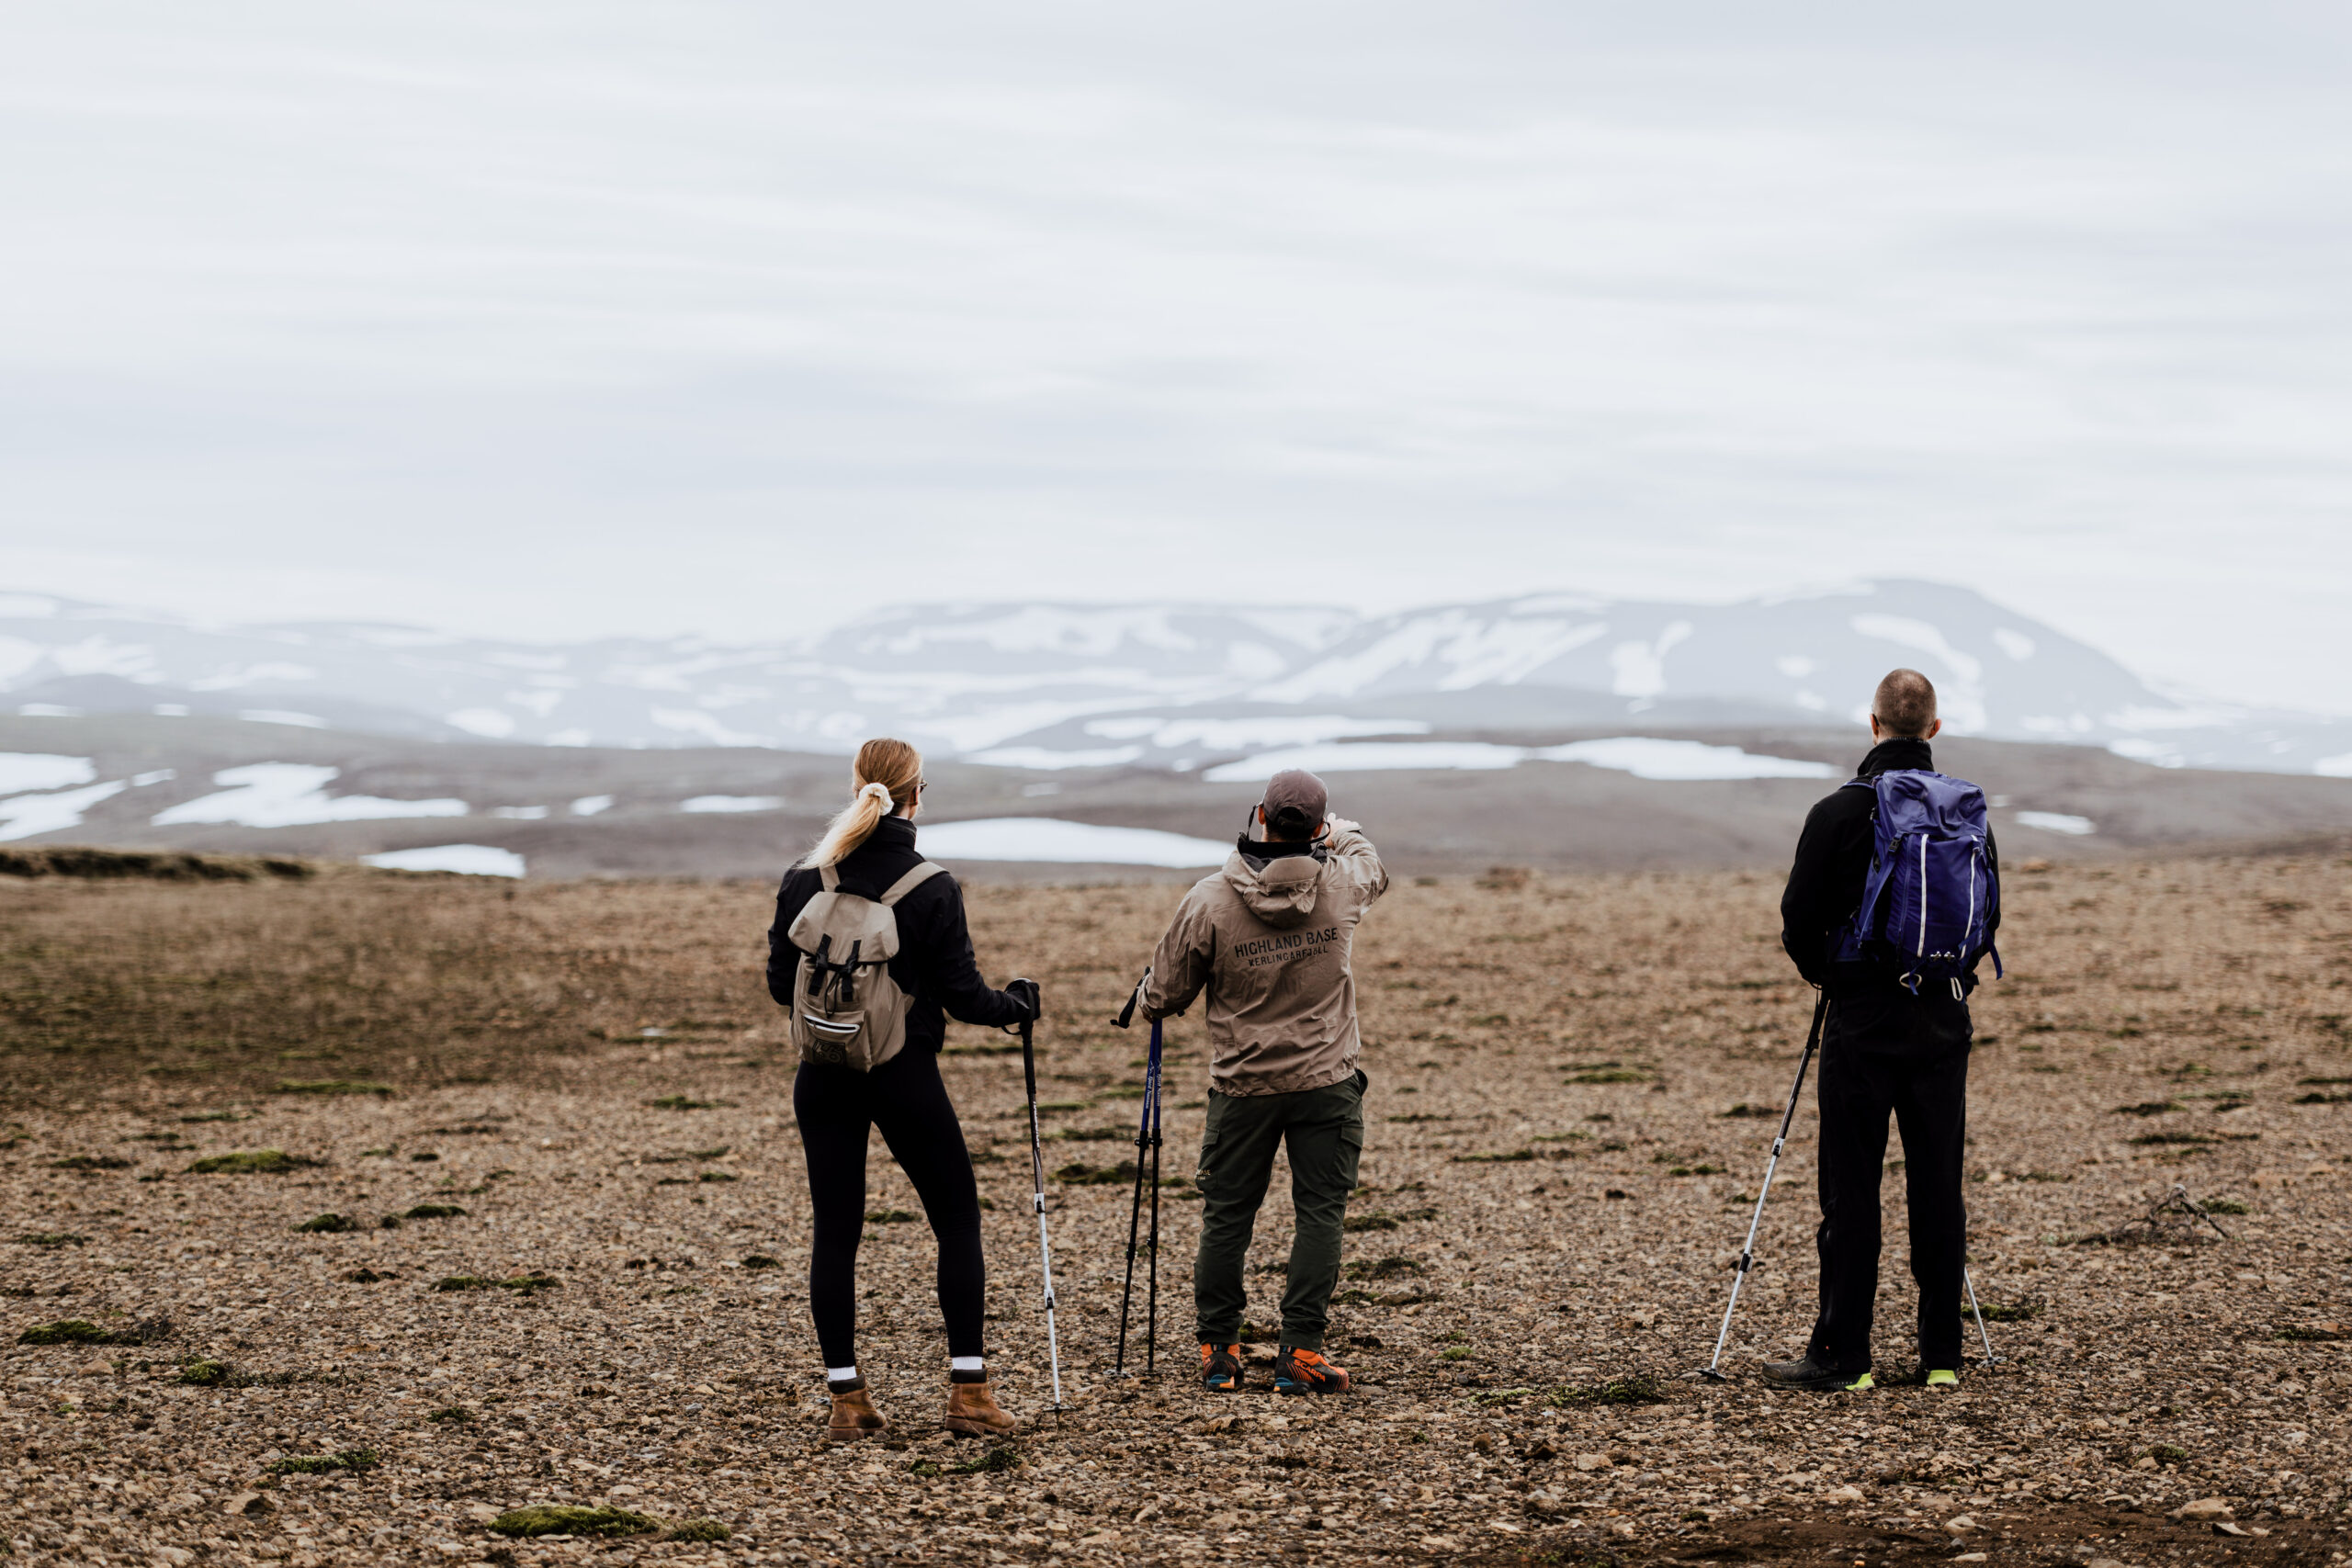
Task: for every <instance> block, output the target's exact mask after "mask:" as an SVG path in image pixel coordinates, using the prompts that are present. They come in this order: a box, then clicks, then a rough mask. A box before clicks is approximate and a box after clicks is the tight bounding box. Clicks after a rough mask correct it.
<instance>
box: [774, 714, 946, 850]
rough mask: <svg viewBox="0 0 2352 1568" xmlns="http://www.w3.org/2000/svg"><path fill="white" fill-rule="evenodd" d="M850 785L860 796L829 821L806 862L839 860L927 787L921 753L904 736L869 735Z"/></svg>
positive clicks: (861, 750) (859, 754)
mask: <svg viewBox="0 0 2352 1568" xmlns="http://www.w3.org/2000/svg"><path fill="white" fill-rule="evenodd" d="M850 787H851V788H853V789H854V790H855V791H856V792H857V794H856V796H855V798H854V799H852V800H851V801H850V803H849V805H848V806H847V807H845V808H843V810H842V813H841V815H840V816H838V817H835V818H833V819H832V821H831V823H829V824H827V825H826V828H825V833H824V837H822V838H820V839H819V840H817V847H816V848H815V849H813V850H810V851H809V858H808V859H807V860H805V861H803V862H801V863H802V864H803V865H809V866H827V865H838V864H840V863H841V862H842V857H843V856H845V855H847V854H848V853H849V852H851V851H853V850H854V849H856V848H857V846H858V845H860V844H862V843H864V842H865V840H868V839H870V838H872V837H873V836H874V829H876V828H878V827H880V826H881V825H882V819H883V818H885V817H888V816H889V815H890V814H891V813H892V812H893V811H895V810H897V809H898V808H899V807H901V806H905V805H911V804H912V803H913V802H914V799H915V797H916V795H918V794H920V793H921V791H922V752H920V751H917V750H915V749H914V748H913V747H911V746H910V745H908V744H907V743H906V742H905V741H903V740H869V741H867V742H866V743H865V745H863V746H861V747H859V748H858V749H857V764H856V766H855V767H854V768H853V769H851V771H850Z"/></svg>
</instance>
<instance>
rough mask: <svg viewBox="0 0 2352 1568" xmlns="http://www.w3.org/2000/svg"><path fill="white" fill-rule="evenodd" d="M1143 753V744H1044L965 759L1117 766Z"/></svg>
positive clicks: (1010, 764)
mask: <svg viewBox="0 0 2352 1568" xmlns="http://www.w3.org/2000/svg"><path fill="white" fill-rule="evenodd" d="M1142 755H1143V748H1142V747H1140V746H1111V747H1105V748H1103V750H1095V751H1054V750H1047V749H1046V747H1043V746H1000V747H998V748H996V749H995V750H991V751H976V752H974V753H973V754H972V755H970V756H968V757H967V758H965V759H964V760H965V761H967V762H979V763H982V764H984V765H986V766H988V767H991V768H1029V769H1034V770H1037V771H1041V772H1042V771H1045V770H1047V769H1054V768H1115V767H1118V766H1120V765H1121V764H1122V763H1125V762H1132V761H1135V760H1136V758H1137V757H1140V756H1142Z"/></svg>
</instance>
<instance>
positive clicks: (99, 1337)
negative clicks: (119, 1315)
mask: <svg viewBox="0 0 2352 1568" xmlns="http://www.w3.org/2000/svg"><path fill="white" fill-rule="evenodd" d="M171 1332H172V1324H171V1320H170V1319H169V1318H163V1317H144V1318H141V1319H139V1320H138V1321H137V1322H135V1323H132V1324H130V1325H128V1326H126V1327H122V1328H103V1327H100V1326H99V1325H97V1324H95V1323H91V1322H89V1321H88V1320H86V1319H84V1318H79V1317H69V1318H62V1319H60V1320H59V1321H57V1322H55V1323H44V1324H41V1325H38V1326H36V1327H32V1328H28V1329H26V1330H25V1331H24V1332H23V1333H22V1334H19V1335H17V1344H19V1345H153V1343H154V1342H155V1341H156V1340H158V1339H164V1338H168V1337H170V1336H171Z"/></svg>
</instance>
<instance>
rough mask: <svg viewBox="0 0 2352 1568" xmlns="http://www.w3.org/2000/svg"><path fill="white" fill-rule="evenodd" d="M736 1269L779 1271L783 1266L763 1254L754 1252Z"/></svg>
mask: <svg viewBox="0 0 2352 1568" xmlns="http://www.w3.org/2000/svg"><path fill="white" fill-rule="evenodd" d="M736 1267H738V1268H740V1269H781V1268H783V1267H784V1265H783V1264H782V1263H780V1262H778V1261H777V1260H776V1259H775V1258H770V1257H769V1256H768V1255H767V1254H766V1253H764V1252H754V1253H752V1255H751V1256H750V1257H748V1258H744V1259H743V1261H742V1262H741V1263H740V1264H738V1265H736Z"/></svg>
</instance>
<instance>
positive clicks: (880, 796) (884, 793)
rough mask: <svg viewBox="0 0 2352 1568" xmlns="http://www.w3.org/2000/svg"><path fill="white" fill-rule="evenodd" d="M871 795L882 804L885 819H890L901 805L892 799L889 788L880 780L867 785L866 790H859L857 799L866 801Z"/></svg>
mask: <svg viewBox="0 0 2352 1568" xmlns="http://www.w3.org/2000/svg"><path fill="white" fill-rule="evenodd" d="M867 795H872V796H873V797H874V798H875V799H876V800H878V801H880V802H881V803H882V815H883V816H885V817H888V815H890V813H891V812H893V811H896V810H897V809H898V808H899V803H898V802H897V801H895V800H892V799H891V798H890V788H889V786H888V784H884V783H883V782H882V781H881V780H879V779H876V780H875V781H874V782H873V783H872V784H867V785H866V786H865V788H864V789H862V790H859V791H858V792H857V798H858V799H860V800H864V799H865V797H866V796H867Z"/></svg>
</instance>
